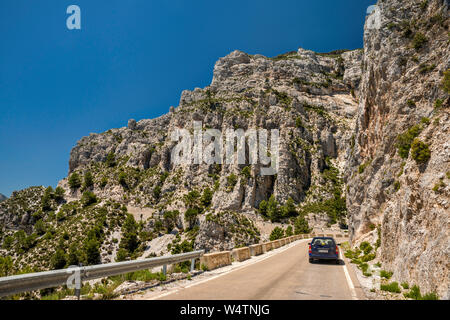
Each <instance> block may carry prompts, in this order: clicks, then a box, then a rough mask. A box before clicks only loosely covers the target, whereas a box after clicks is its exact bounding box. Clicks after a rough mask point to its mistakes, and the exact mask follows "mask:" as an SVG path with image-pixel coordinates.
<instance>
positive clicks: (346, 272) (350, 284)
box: [339, 250, 358, 300]
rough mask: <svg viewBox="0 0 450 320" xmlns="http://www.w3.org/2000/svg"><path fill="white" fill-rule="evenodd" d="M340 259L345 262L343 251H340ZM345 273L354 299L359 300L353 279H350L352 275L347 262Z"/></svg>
mask: <svg viewBox="0 0 450 320" xmlns="http://www.w3.org/2000/svg"><path fill="white" fill-rule="evenodd" d="M339 258H341V260H342V261H344V259H342V254H341V250H339ZM344 273H345V278H346V279H347V284H348V287H349V289H350V293H351V295H352V299H353V300H358V297H357V295H356V291H355V286H354V285H353V282H352V278H350V274H349V273H348V269H347V265H346V264H345V262H344Z"/></svg>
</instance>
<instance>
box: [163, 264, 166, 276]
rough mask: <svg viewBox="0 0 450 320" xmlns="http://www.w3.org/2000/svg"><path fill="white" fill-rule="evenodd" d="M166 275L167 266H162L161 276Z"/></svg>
mask: <svg viewBox="0 0 450 320" xmlns="http://www.w3.org/2000/svg"><path fill="white" fill-rule="evenodd" d="M166 273H167V264H165V265H163V274H164V275H166Z"/></svg>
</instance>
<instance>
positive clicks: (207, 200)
mask: <svg viewBox="0 0 450 320" xmlns="http://www.w3.org/2000/svg"><path fill="white" fill-rule="evenodd" d="M212 198H213V192H212V191H211V189H210V188H208V187H206V188H205V189H204V190H203V194H202V197H201V199H200V202H201V204H202V205H203V207H205V208H207V207H209V206H210V205H211V201H212Z"/></svg>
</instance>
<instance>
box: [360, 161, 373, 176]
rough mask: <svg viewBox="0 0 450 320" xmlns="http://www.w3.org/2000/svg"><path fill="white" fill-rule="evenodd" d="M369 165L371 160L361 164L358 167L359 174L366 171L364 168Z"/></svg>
mask: <svg viewBox="0 0 450 320" xmlns="http://www.w3.org/2000/svg"><path fill="white" fill-rule="evenodd" d="M369 165H370V161H368V162H366V163H362V164H360V165H359V167H358V173H359V174H362V173H364V170H366V168H367V166H369Z"/></svg>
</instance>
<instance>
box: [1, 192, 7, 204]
mask: <svg viewBox="0 0 450 320" xmlns="http://www.w3.org/2000/svg"><path fill="white" fill-rule="evenodd" d="M6 199H8V197H7V196H5V195H3V194H1V193H0V202H1V201H3V200H6Z"/></svg>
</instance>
